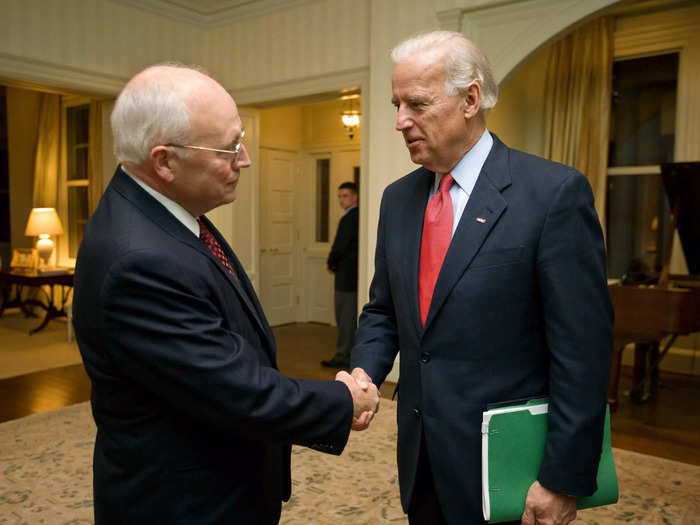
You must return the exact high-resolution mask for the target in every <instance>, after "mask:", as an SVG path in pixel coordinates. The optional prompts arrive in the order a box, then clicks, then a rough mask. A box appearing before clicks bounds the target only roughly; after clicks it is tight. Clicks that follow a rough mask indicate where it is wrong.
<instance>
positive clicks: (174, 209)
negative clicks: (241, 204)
mask: <svg viewBox="0 0 700 525" xmlns="http://www.w3.org/2000/svg"><path fill="white" fill-rule="evenodd" d="M122 171H123V172H124V173H126V174H127V175H128V176H129V177H131V179H132V180H133V181H134V182H135V183H136V184H138V185H139V186H141V187H142V188H143V190H144V191H145V192H146V193H148V194H149V195H150V196H151V197H153V198H154V199H155V200H157V201H158V202H160V203H161V204H162V205H163V206H164V207H165V209H166V210H168V211H169V212H170V213H172V214H173V215H174V216H175V218H176V219H177V220H179V221H180V222H181V223H182V224H184V225H185V227H186V228H187V229H188V230H190V231H191V232H192V233H194V234H195V235H196V236H197V237H199V223H198V222H197V219H195V218H194V217H193V216H192V214H191V213H190V212H188V211H187V210H186V209H185V208H183V207H182V206H180V205H179V204H178V203H177V202H175V201H174V200H172V199H171V198H169V197H166V196H165V195H163V194H162V193H160V192H159V191H156V190H154V189H153V188H151V187H150V186H149V185H148V184H146V183H145V182H143V181H142V180H141V179H139V178H138V177H135V176H134V175H132V174H131V173H129V172H128V171H126V169H125V168H124V165H122Z"/></svg>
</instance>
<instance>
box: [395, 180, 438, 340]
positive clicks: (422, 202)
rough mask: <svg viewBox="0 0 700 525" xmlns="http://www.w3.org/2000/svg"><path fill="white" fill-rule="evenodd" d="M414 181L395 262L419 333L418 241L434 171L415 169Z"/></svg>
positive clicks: (401, 226)
mask: <svg viewBox="0 0 700 525" xmlns="http://www.w3.org/2000/svg"><path fill="white" fill-rule="evenodd" d="M414 173H415V179H414V183H413V184H411V185H410V186H409V192H408V195H407V199H406V205H405V206H404V208H403V209H404V211H405V213H403V216H402V218H401V222H400V229H401V231H402V232H404V238H403V239H402V243H403V247H404V252H403V258H402V261H405V264H403V262H402V261H397V262H398V264H399V265H400V268H401V269H402V271H403V272H404V278H403V279H402V281H403V282H404V283H405V285H406V289H405V290H404V292H405V297H409V298H410V307H411V317H412V318H413V322H414V324H415V328H416V333H421V331H422V330H423V326H422V323H421V319H420V306H419V303H418V264H419V261H420V243H421V237H422V235H423V217H424V216H425V208H426V206H427V205H428V195H429V194H430V188H431V186H432V185H433V182H434V180H435V173H433V172H432V171H429V170H427V169H425V168H420V169H418V170H416V172H414Z"/></svg>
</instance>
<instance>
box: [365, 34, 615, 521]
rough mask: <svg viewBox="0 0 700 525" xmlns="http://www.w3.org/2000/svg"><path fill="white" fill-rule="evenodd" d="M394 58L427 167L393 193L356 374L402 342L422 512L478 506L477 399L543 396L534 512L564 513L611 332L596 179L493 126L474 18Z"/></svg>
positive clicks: (401, 438)
mask: <svg viewBox="0 0 700 525" xmlns="http://www.w3.org/2000/svg"><path fill="white" fill-rule="evenodd" d="M392 59H393V61H394V63H395V66H394V70H393V75H392V92H393V103H394V105H395V106H396V110H397V117H396V129H397V130H398V131H401V133H402V134H403V137H404V140H405V143H406V147H407V148H408V151H409V153H410V156H411V160H412V161H413V162H414V163H416V164H420V165H421V166H422V167H421V168H419V169H417V170H416V171H414V172H412V173H409V174H408V175H406V176H405V177H403V178H401V179H399V180H397V181H396V182H394V183H393V184H391V185H389V186H388V187H387V188H386V190H385V192H384V195H383V198H382V203H381V208H380V214H379V226H378V232H377V246H376V254H375V274H374V278H373V281H372V284H371V289H370V300H369V303H368V304H367V305H366V306H365V307H364V309H363V312H362V314H361V316H360V321H359V327H358V331H357V336H356V344H355V348H354V349H353V354H352V365H353V366H354V367H356V368H355V369H354V370H353V376H355V377H356V378H360V377H362V378H364V379H365V380H368V379H371V380H374V382H375V383H376V384H381V383H382V381H383V380H384V378H385V377H386V375H387V373H388V372H389V371H390V370H391V367H392V365H393V363H394V358H395V356H396V354H397V352H399V351H400V352H401V359H400V377H399V384H398V386H397V390H398V396H399V399H398V415H397V419H398V446H397V448H398V468H399V482H400V487H401V501H402V504H403V507H404V509H405V510H406V511H407V513H408V516H409V522H410V523H411V524H412V525H415V524H431V525H435V524H439V523H449V524H453V525H457V524H459V525H462V524H471V523H482V522H483V519H482V514H481V483H480V481H481V478H480V467H481V445H480V443H481V432H480V430H481V415H482V412H483V411H484V410H485V409H486V408H487V405H488V404H489V403H497V402H505V401H509V400H517V399H521V398H528V397H535V396H541V395H547V396H549V398H550V405H549V407H550V412H549V427H548V433H547V441H546V450H545V453H544V458H543V460H542V464H541V467H540V471H539V475H538V477H537V480H536V481H535V482H534V483H533V484H532V486H531V488H530V490H529V493H528V496H527V501H526V509H525V512H524V514H523V516H522V523H525V524H534V523H541V524H545V523H546V524H549V523H557V524H559V523H568V522H569V521H571V520H572V519H574V517H575V515H576V498H575V496H584V495H588V494H591V493H593V492H594V491H595V488H596V485H595V479H596V472H597V468H598V461H599V458H600V453H601V442H602V433H603V420H604V414H605V399H606V390H607V386H608V377H609V368H610V347H611V338H612V307H611V302H610V298H609V295H608V291H607V286H606V270H605V247H604V243H603V236H602V232H601V228H600V224H599V221H598V218H597V216H596V213H595V209H594V206H593V195H592V192H591V189H590V185H589V184H588V181H587V180H586V178H585V177H584V176H583V175H582V174H581V173H579V172H577V171H576V170H574V169H572V168H569V167H567V166H563V165H560V164H556V163H553V162H550V161H547V160H545V159H542V158H538V157H534V156H532V155H527V154H525V153H522V152H519V151H515V150H512V149H510V148H508V147H507V146H505V145H504V144H503V143H502V142H501V141H500V140H499V139H498V138H497V137H496V136H494V135H492V134H491V133H489V131H488V130H487V129H486V118H485V117H486V112H487V111H488V109H489V108H491V107H493V106H494V104H495V103H496V99H497V87H496V84H495V82H494V79H493V75H492V73H491V69H490V66H489V64H488V61H487V60H486V57H485V56H484V55H483V54H482V53H481V51H480V50H479V49H478V48H477V47H476V46H475V45H474V44H473V43H472V42H471V41H469V40H468V39H466V38H465V37H464V36H463V35H461V34H459V33H451V32H434V33H428V34H425V35H421V36H418V37H415V38H412V39H409V40H408V41H405V42H403V43H402V44H400V45H399V46H397V47H396V48H395V49H394V50H393V52H392Z"/></svg>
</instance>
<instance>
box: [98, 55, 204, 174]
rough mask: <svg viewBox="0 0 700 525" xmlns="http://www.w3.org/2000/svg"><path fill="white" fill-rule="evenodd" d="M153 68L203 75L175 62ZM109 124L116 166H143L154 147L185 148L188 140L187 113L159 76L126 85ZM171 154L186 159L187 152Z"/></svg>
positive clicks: (188, 115)
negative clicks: (110, 125)
mask: <svg viewBox="0 0 700 525" xmlns="http://www.w3.org/2000/svg"><path fill="white" fill-rule="evenodd" d="M156 66H166V67H173V68H182V69H190V70H193V71H198V72H200V73H203V74H206V73H205V72H204V71H203V70H202V69H200V68H198V67H196V66H186V65H184V64H180V63H177V62H164V63H161V64H156ZM151 67H154V66H151ZM149 69H150V68H149ZM111 123H112V135H113V137H114V155H115V156H116V158H117V161H118V162H128V163H133V164H142V163H143V162H145V161H146V160H147V159H148V157H149V155H150V153H151V149H152V148H153V147H154V146H157V145H159V144H169V143H176V144H186V143H187V142H188V140H189V138H190V110H189V108H188V107H187V104H186V103H185V101H184V100H183V99H182V96H181V95H180V92H179V91H178V90H177V89H176V88H175V86H173V83H172V82H171V81H169V80H168V79H166V78H163V77H159V76H154V77H153V78H149V79H148V81H147V82H137V83H131V82H130V83H129V84H127V85H126V87H125V88H124V89H123V90H122V92H121V93H120V94H119V97H117V102H116V104H115V105H114V110H113V111H112V118H111ZM174 151H175V152H176V154H178V155H180V156H183V157H184V156H186V155H187V152H186V150H180V149H179V148H178V149H177V150H174Z"/></svg>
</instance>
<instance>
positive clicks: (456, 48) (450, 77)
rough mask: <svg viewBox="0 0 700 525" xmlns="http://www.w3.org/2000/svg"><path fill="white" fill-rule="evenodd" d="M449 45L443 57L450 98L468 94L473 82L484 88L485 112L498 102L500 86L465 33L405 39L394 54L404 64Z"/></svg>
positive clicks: (446, 33)
mask: <svg viewBox="0 0 700 525" xmlns="http://www.w3.org/2000/svg"><path fill="white" fill-rule="evenodd" d="M445 44H447V45H448V48H447V51H446V53H445V54H444V63H443V66H444V68H445V77H446V78H445V88H446V89H447V93H448V95H458V94H461V93H463V92H464V91H466V89H467V88H468V87H469V85H470V84H471V83H472V82H477V83H478V84H479V86H480V87H481V111H482V112H483V113H486V112H487V111H488V110H489V109H491V108H492V107H494V106H495V105H496V101H498V85H497V84H496V81H495V80H494V78H493V71H492V70H491V64H490V63H489V61H488V59H487V58H486V55H484V53H482V52H481V50H480V49H479V48H478V47H476V45H475V44H474V43H473V42H472V41H471V40H469V39H468V38H467V37H465V36H464V35H463V34H462V33H456V32H454V31H433V32H430V33H422V34H419V35H416V36H414V37H411V38H409V39H407V40H404V41H403V42H401V43H400V44H399V45H397V46H396V47H395V48H394V49H392V51H391V59H392V60H393V62H394V63H395V64H398V63H399V62H404V61H405V60H407V59H409V58H410V57H411V56H413V55H415V54H416V53H419V52H423V51H428V50H430V49H433V48H436V47H440V46H443V45H445Z"/></svg>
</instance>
